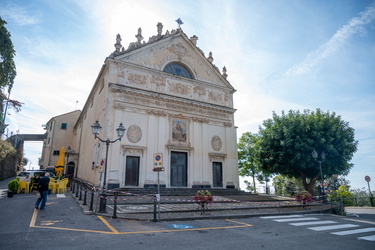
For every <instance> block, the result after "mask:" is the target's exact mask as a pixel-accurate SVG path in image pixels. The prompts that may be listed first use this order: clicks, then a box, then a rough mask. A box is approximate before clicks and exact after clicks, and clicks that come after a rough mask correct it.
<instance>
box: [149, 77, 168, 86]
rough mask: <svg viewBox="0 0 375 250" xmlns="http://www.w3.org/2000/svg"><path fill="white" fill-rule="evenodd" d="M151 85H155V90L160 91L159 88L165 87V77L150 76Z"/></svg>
mask: <svg viewBox="0 0 375 250" xmlns="http://www.w3.org/2000/svg"><path fill="white" fill-rule="evenodd" d="M150 82H151V84H155V86H156V89H160V87H165V82H166V78H165V76H156V75H152V76H151V81H150Z"/></svg>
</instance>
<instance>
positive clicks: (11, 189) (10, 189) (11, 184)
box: [8, 178, 19, 198]
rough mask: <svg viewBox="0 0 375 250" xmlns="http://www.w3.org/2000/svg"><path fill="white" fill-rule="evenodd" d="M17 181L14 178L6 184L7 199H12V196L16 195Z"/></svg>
mask: <svg viewBox="0 0 375 250" xmlns="http://www.w3.org/2000/svg"><path fill="white" fill-rule="evenodd" d="M18 181H19V179H18V178H16V179H14V180H11V181H10V182H8V198H12V197H13V194H15V193H17V190H18Z"/></svg>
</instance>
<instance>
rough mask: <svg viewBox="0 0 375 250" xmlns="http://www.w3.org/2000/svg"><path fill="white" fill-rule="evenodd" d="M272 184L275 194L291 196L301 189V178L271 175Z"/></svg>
mask: <svg viewBox="0 0 375 250" xmlns="http://www.w3.org/2000/svg"><path fill="white" fill-rule="evenodd" d="M272 184H273V186H274V187H275V193H276V194H277V195H285V196H292V195H295V194H296V193H297V192H298V191H299V190H301V189H303V185H302V180H301V179H297V178H295V177H292V178H290V177H287V176H285V175H282V174H281V175H278V176H275V177H273V180H272Z"/></svg>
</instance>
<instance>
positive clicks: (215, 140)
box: [211, 135, 223, 151]
mask: <svg viewBox="0 0 375 250" xmlns="http://www.w3.org/2000/svg"><path fill="white" fill-rule="evenodd" d="M211 145H212V148H213V149H214V150H216V151H219V150H220V149H221V146H222V145H223V143H222V141H221V139H220V137H219V136H217V135H215V136H214V137H212V140H211Z"/></svg>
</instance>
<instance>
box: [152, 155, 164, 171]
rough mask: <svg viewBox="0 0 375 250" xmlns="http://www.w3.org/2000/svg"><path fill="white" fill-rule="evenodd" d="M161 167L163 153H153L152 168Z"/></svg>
mask: <svg viewBox="0 0 375 250" xmlns="http://www.w3.org/2000/svg"><path fill="white" fill-rule="evenodd" d="M161 167H163V155H162V154H161V153H156V154H154V168H161Z"/></svg>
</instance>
